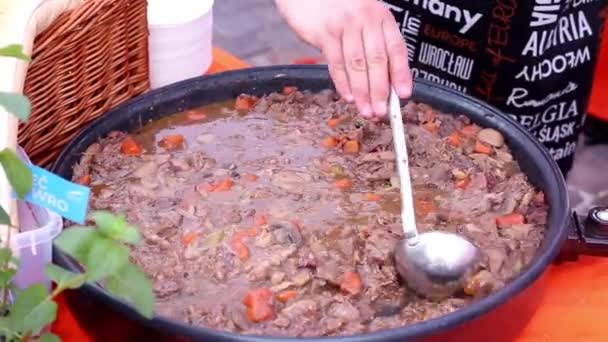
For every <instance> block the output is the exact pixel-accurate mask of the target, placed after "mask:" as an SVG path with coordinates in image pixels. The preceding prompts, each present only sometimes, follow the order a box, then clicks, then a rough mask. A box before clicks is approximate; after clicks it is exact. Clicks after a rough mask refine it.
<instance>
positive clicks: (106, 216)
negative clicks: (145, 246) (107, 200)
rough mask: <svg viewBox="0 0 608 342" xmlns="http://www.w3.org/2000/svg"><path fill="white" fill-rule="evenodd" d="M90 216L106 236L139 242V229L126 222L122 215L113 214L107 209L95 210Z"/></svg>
mask: <svg viewBox="0 0 608 342" xmlns="http://www.w3.org/2000/svg"><path fill="white" fill-rule="evenodd" d="M90 216H91V218H92V219H93V221H95V224H96V225H97V228H99V231H100V232H101V233H102V234H103V235H105V236H106V237H108V238H110V239H112V240H116V241H122V242H126V243H130V244H136V243H138V242H139V231H138V230H137V229H136V228H135V227H134V226H132V225H130V224H128V223H127V220H126V218H125V216H124V215H114V214H112V213H111V212H109V211H95V212H93V213H91V215H90Z"/></svg>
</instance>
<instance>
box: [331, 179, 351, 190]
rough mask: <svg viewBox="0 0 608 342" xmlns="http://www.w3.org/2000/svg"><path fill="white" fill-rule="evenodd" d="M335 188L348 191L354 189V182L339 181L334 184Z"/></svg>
mask: <svg viewBox="0 0 608 342" xmlns="http://www.w3.org/2000/svg"><path fill="white" fill-rule="evenodd" d="M334 186H335V187H336V188H338V189H340V190H348V189H350V188H352V187H353V181H351V180H350V179H348V178H342V179H338V180H337V181H335V182H334Z"/></svg>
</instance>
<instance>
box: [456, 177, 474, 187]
mask: <svg viewBox="0 0 608 342" xmlns="http://www.w3.org/2000/svg"><path fill="white" fill-rule="evenodd" d="M469 183H471V178H470V177H469V176H466V177H464V178H463V179H457V180H456V182H454V185H455V186H456V187H457V188H458V189H465V188H466V187H467V186H469Z"/></svg>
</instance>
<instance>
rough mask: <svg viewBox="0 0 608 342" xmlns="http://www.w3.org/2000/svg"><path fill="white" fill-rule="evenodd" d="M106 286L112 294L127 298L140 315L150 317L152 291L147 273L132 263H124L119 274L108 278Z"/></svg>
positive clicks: (151, 311) (152, 300)
mask: <svg viewBox="0 0 608 342" xmlns="http://www.w3.org/2000/svg"><path fill="white" fill-rule="evenodd" d="M106 288H107V289H108V291H109V292H110V293H111V294H113V295H114V296H117V297H120V298H123V299H125V300H127V301H128V302H129V303H131V305H133V307H134V308H135V309H136V310H137V312H139V314H140V315H142V316H144V317H146V318H148V319H151V318H152V317H153V314H154V312H153V310H154V292H153V291H152V283H151V282H150V280H149V279H148V277H147V275H146V274H145V273H144V272H143V271H142V270H141V269H139V268H138V267H137V266H135V265H133V264H128V265H126V266H125V267H124V268H123V269H122V270H121V271H120V273H119V274H116V275H114V276H112V277H110V278H109V279H108V281H107V282H106Z"/></svg>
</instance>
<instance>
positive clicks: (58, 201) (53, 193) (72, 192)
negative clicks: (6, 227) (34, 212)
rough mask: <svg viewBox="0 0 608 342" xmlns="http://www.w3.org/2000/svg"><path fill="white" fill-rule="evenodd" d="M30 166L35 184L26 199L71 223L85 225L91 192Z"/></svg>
mask: <svg viewBox="0 0 608 342" xmlns="http://www.w3.org/2000/svg"><path fill="white" fill-rule="evenodd" d="M28 166H29V168H30V169H31V170H32V176H33V184H32V191H31V192H30V193H29V194H27V195H26V196H25V198H24V199H25V200H26V201H27V202H29V203H32V204H34V205H37V206H39V207H42V208H45V209H48V210H51V211H54V212H55V213H57V214H58V215H61V216H63V217H64V218H66V219H68V220H70V221H74V222H76V223H79V224H84V222H85V219H86V216H87V209H88V206H89V195H90V193H91V190H90V189H89V188H88V187H86V186H83V185H79V184H76V183H72V182H68V181H67V180H65V179H63V178H61V177H59V176H57V175H55V174H53V173H51V172H49V171H47V170H45V169H43V168H40V167H38V166H34V165H28Z"/></svg>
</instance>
